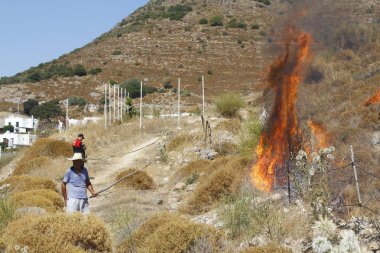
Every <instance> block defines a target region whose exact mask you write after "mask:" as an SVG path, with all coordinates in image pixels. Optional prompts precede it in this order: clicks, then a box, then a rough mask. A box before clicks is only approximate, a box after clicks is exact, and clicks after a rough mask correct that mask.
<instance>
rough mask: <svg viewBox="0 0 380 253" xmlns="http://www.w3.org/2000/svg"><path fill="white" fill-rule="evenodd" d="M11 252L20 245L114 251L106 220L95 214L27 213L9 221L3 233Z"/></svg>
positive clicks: (38, 248)
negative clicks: (36, 215)
mask: <svg viewBox="0 0 380 253" xmlns="http://www.w3.org/2000/svg"><path fill="white" fill-rule="evenodd" d="M3 241H4V242H5V244H6V249H7V252H14V248H15V246H16V245H19V246H20V247H24V246H28V247H29V252H31V253H33V252H36V253H37V252H88V251H91V252H111V240H110V236H109V234H108V232H107V229H106V228H105V224H104V223H103V222H102V221H101V220H99V218H97V217H96V216H94V215H88V216H83V215H81V214H74V215H67V214H54V215H46V216H39V217H30V216H27V217H23V218H20V219H18V220H15V221H13V222H11V223H9V224H8V226H7V228H6V229H5V232H4V235H3Z"/></svg>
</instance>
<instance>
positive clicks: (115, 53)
mask: <svg viewBox="0 0 380 253" xmlns="http://www.w3.org/2000/svg"><path fill="white" fill-rule="evenodd" d="M112 55H121V50H115V51H113V52H112Z"/></svg>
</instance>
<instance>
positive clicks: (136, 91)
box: [121, 78, 158, 98]
mask: <svg viewBox="0 0 380 253" xmlns="http://www.w3.org/2000/svg"><path fill="white" fill-rule="evenodd" d="M140 85H141V83H140V81H139V80H138V79H136V78H131V79H128V80H127V81H125V82H124V83H123V84H121V88H123V89H126V91H127V92H129V97H130V98H138V97H140ZM157 91H158V89H157V88H155V87H150V86H145V85H143V88H142V95H143V97H144V96H146V94H150V93H154V92H157Z"/></svg>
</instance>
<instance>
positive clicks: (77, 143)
mask: <svg viewBox="0 0 380 253" xmlns="http://www.w3.org/2000/svg"><path fill="white" fill-rule="evenodd" d="M84 139H85V138H84V135H83V134H78V138H76V139H75V140H74V141H73V152H74V154H75V153H81V154H82V156H83V159H85V158H86V148H87V146H86V144H84V143H83V140H84Z"/></svg>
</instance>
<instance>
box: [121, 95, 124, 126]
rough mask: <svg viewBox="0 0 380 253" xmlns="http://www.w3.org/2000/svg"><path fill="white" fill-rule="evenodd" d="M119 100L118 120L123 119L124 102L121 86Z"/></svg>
mask: <svg viewBox="0 0 380 253" xmlns="http://www.w3.org/2000/svg"><path fill="white" fill-rule="evenodd" d="M120 96H121V101H120V120H121V121H123V104H124V89H123V88H121V95H120Z"/></svg>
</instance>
